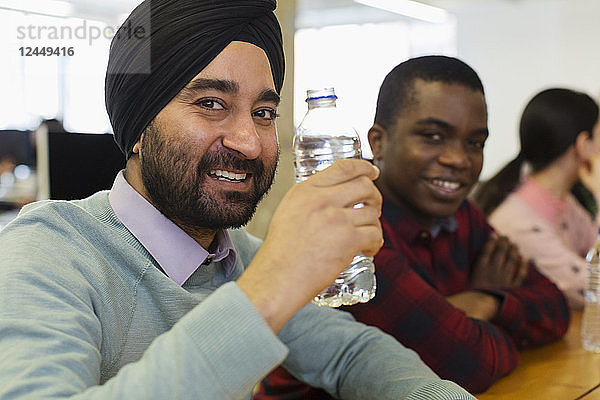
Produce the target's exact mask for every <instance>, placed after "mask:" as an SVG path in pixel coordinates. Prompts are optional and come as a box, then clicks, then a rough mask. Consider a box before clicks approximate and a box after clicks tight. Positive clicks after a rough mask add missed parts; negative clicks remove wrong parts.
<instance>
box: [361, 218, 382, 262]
mask: <svg viewBox="0 0 600 400" xmlns="http://www.w3.org/2000/svg"><path fill="white" fill-rule="evenodd" d="M355 237H356V245H357V251H356V254H358V253H363V254H364V255H365V256H367V257H374V256H375V254H377V252H378V251H379V249H381V246H383V236H382V231H381V225H376V226H375V225H366V226H361V227H359V228H357V229H356V235H355Z"/></svg>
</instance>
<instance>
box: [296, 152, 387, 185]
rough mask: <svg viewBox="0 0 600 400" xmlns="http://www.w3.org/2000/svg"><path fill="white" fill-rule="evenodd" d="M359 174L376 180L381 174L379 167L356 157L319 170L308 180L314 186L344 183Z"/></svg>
mask: <svg viewBox="0 0 600 400" xmlns="http://www.w3.org/2000/svg"><path fill="white" fill-rule="evenodd" d="M359 176H366V177H367V178H369V180H375V179H377V177H378V176H379V168H377V167H376V166H375V165H373V164H371V163H370V162H369V161H366V160H359V159H356V158H350V159H344V160H338V161H336V162H335V163H333V165H331V166H329V167H328V168H326V169H324V170H323V171H319V172H317V173H316V174H314V175H313V176H311V177H310V178H308V179H307V182H308V181H310V183H311V184H312V185H314V186H318V187H322V186H333V185H337V184H340V183H344V182H347V181H350V180H353V179H355V178H358V177H359Z"/></svg>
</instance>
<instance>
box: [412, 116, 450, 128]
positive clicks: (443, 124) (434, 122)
mask: <svg viewBox="0 0 600 400" xmlns="http://www.w3.org/2000/svg"><path fill="white" fill-rule="evenodd" d="M417 125H437V126H439V127H440V128H444V129H453V127H452V125H450V124H449V123H447V122H446V121H442V120H441V119H437V118H425V119H420V120H418V121H417Z"/></svg>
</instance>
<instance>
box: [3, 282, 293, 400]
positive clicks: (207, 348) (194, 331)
mask: <svg viewBox="0 0 600 400" xmlns="http://www.w3.org/2000/svg"><path fill="white" fill-rule="evenodd" d="M19 275H21V274H18V273H16V274H9V275H8V276H7V274H5V273H3V274H2V277H1V278H0V282H1V283H0V293H2V302H0V360H1V361H0V398H2V399H25V398H28V399H29V398H36V399H58V398H60V399H102V400H105V399H150V400H151V399H156V400H163V399H188V398H194V399H207V400H215V399H241V398H244V397H245V396H247V395H248V394H249V393H250V391H251V390H252V387H253V385H254V384H255V383H256V381H258V380H259V379H260V378H261V377H262V376H264V375H265V374H266V373H267V372H268V371H269V370H270V369H272V368H273V367H274V366H276V365H277V364H278V363H280V362H281V361H282V360H283V359H284V357H285V355H286V353H287V350H286V347H285V346H284V345H283V344H282V343H281V342H280V341H279V340H278V339H277V337H276V336H275V335H274V334H273V332H272V331H271V330H270V329H269V327H268V326H267V325H266V323H265V322H264V320H263V319H262V318H261V317H260V315H259V314H258V312H257V311H256V309H255V308H254V307H253V306H252V304H251V303H250V302H249V300H248V299H247V298H246V296H245V295H244V294H243V293H242V292H241V290H239V288H237V285H235V283H229V284H226V285H224V286H222V287H221V288H219V289H217V290H216V291H215V292H214V293H213V294H212V295H211V296H209V297H208V298H207V299H206V300H205V301H203V302H202V303H200V304H199V305H198V306H197V307H195V308H194V309H193V310H192V311H190V312H189V313H188V314H186V315H185V316H184V317H183V318H182V319H181V320H180V321H179V322H177V323H176V324H175V325H174V326H173V328H172V329H170V330H169V331H168V332H167V333H165V334H163V335H160V336H158V337H157V338H156V339H155V340H154V341H153V342H152V344H151V345H150V347H149V348H148V349H147V350H146V351H145V352H144V354H143V356H142V358H141V359H140V360H138V361H137V362H134V363H130V364H128V365H126V366H125V367H123V368H122V369H121V370H120V371H119V372H118V373H117V374H116V375H115V376H114V377H112V378H111V379H109V380H108V381H106V382H104V383H102V384H101V383H100V363H101V360H100V348H99V344H100V342H101V339H100V336H101V335H102V331H101V329H100V324H99V322H98V321H97V320H96V319H95V317H94V313H93V312H92V310H90V309H88V306H87V305H86V304H85V302H83V301H81V299H80V298H78V297H77V296H75V295H74V294H72V293H69V292H70V291H69V290H68V289H69V288H67V287H54V285H53V283H52V282H51V281H49V280H44V279H40V278H39V277H33V279H32V277H27V278H26V279H19ZM241 338H243V339H241Z"/></svg>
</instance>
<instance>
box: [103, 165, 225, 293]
mask: <svg viewBox="0 0 600 400" xmlns="http://www.w3.org/2000/svg"><path fill="white" fill-rule="evenodd" d="M108 198H109V201H110V205H111V207H112V208H113V210H114V212H115V214H116V216H117V218H119V220H120V221H121V222H122V223H123V225H125V227H127V229H129V231H130V232H131V233H132V234H133V235H134V236H135V237H136V239H137V240H139V241H140V243H141V244H142V245H143V246H144V247H145V248H146V249H147V250H148V252H149V253H150V254H151V255H152V257H154V259H155V260H156V261H157V262H158V264H159V265H160V267H161V268H162V269H163V271H164V272H165V273H166V274H167V276H168V277H169V278H171V279H172V280H173V281H174V282H176V283H177V284H178V285H180V286H181V285H183V283H184V282H185V281H186V280H187V279H188V278H189V277H190V276H191V275H192V274H193V273H194V271H196V269H198V267H199V266H200V265H202V264H207V263H210V262H218V261H221V265H222V267H223V269H224V270H225V275H226V276H227V277H228V276H229V275H231V273H232V272H233V270H234V268H235V260H236V252H235V248H234V246H233V243H232V241H231V238H230V236H229V232H228V231H227V230H224V229H221V230H219V231H217V234H216V237H215V239H216V240H215V243H216V246H215V249H213V250H212V251H213V252H212V253H211V252H209V251H207V250H206V249H204V248H203V247H202V246H200V245H199V244H198V243H197V242H196V241H195V240H194V239H193V238H192V237H191V236H189V235H188V234H187V233H185V231H183V230H182V229H181V228H180V227H179V226H177V225H176V224H175V223H174V222H173V221H171V220H170V219H168V218H167V217H166V216H165V215H163V214H162V213H161V212H160V211H159V210H157V209H156V208H155V207H154V206H153V205H152V204H150V203H149V202H148V201H147V200H146V199H145V198H144V197H142V195H140V194H139V193H138V192H137V191H136V190H135V189H134V188H133V187H132V186H131V185H130V184H129V183H128V182H127V180H126V179H125V176H124V175H123V171H121V172H119V173H118V175H117V177H116V178H115V181H114V184H113V187H112V189H111V191H110V193H109V196H108Z"/></svg>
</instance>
